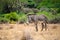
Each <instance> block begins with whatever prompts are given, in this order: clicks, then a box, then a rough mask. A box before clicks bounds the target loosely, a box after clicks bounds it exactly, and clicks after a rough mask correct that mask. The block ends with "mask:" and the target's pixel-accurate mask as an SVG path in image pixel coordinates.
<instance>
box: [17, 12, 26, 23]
mask: <svg viewBox="0 0 60 40" xmlns="http://www.w3.org/2000/svg"><path fill="white" fill-rule="evenodd" d="M18 15H19V21H23V22H25V21H26V19H27V15H26V14H24V13H23V12H20V13H19V14H18Z"/></svg>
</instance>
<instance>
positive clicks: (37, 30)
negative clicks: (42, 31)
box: [35, 23, 38, 31]
mask: <svg viewBox="0 0 60 40" xmlns="http://www.w3.org/2000/svg"><path fill="white" fill-rule="evenodd" d="M35 25H36V26H35V28H36V31H38V25H37V23H35Z"/></svg>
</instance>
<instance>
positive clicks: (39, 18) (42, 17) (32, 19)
mask: <svg viewBox="0 0 60 40" xmlns="http://www.w3.org/2000/svg"><path fill="white" fill-rule="evenodd" d="M27 16H28V19H27V24H29V23H31V22H34V24H35V25H36V26H35V27H36V31H38V26H37V24H38V21H42V23H41V25H42V29H41V31H42V30H43V28H45V30H46V29H47V17H46V16H45V15H43V14H41V15H39V16H37V15H36V14H29V15H27Z"/></svg>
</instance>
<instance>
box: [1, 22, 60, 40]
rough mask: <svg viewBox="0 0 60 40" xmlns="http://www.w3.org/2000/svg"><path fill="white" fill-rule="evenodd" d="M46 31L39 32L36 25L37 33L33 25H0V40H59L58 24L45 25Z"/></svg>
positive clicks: (59, 25) (59, 29)
mask: <svg viewBox="0 0 60 40" xmlns="http://www.w3.org/2000/svg"><path fill="white" fill-rule="evenodd" d="M47 27H48V30H46V31H45V30H43V31H41V25H40V24H38V29H39V30H38V32H36V30H35V25H34V24H33V23H32V24H29V25H26V24H0V40H25V39H24V38H25V37H27V38H28V39H27V40H60V24H47Z"/></svg>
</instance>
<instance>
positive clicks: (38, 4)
mask: <svg viewBox="0 0 60 40" xmlns="http://www.w3.org/2000/svg"><path fill="white" fill-rule="evenodd" d="M29 13H31V14H33V13H35V14H37V15H40V14H44V15H46V16H47V18H48V20H49V21H51V22H52V21H54V22H56V23H57V22H60V0H0V22H3V23H8V22H9V23H11V22H14V23H15V22H17V21H19V22H21V21H24V22H25V21H26V19H27V14H29Z"/></svg>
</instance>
